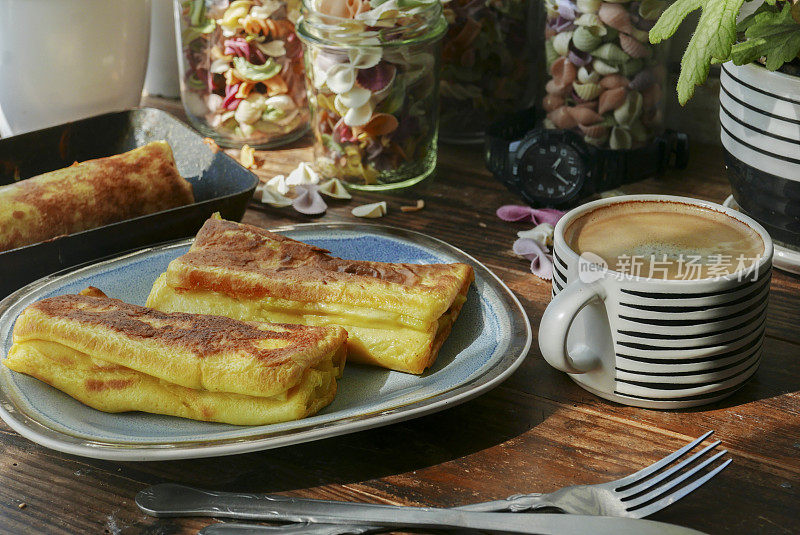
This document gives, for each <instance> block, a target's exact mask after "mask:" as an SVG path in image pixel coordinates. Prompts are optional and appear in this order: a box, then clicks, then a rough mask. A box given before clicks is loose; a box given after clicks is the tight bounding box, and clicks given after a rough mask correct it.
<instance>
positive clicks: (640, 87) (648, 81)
mask: <svg viewBox="0 0 800 535" xmlns="http://www.w3.org/2000/svg"><path fill="white" fill-rule="evenodd" d="M654 83H656V76H655V75H654V74H653V71H652V70H650V69H645V70H643V71H640V72H639V73H638V74H636V76H634V77H633V78H632V79H631V83H630V84H628V87H630V88H631V89H633V90H634V91H644V90H645V89H647V88H648V87H650V86H651V85H653V84H654Z"/></svg>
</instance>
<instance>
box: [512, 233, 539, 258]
mask: <svg viewBox="0 0 800 535" xmlns="http://www.w3.org/2000/svg"><path fill="white" fill-rule="evenodd" d="M513 250H514V254H516V255H519V256H524V257H525V258H527V259H528V260H533V259H534V258H536V257H537V256H539V255H543V254H545V252H546V251H545V249H544V247H542V245H541V244H540V243H539V242H537V241H536V240H533V239H531V238H519V239H518V240H517V241H515V242H514V247H513ZM528 257H530V258H528Z"/></svg>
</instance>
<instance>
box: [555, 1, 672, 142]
mask: <svg viewBox="0 0 800 535" xmlns="http://www.w3.org/2000/svg"><path fill="white" fill-rule="evenodd" d="M665 7H666V2H664V1H663V0H642V1H622V2H619V1H614V2H602V1H600V0H576V1H573V0H546V1H545V10H546V19H547V20H546V24H545V55H546V57H547V69H548V76H547V84H546V86H545V92H546V95H545V96H544V97H543V100H542V107H543V108H544V110H545V112H547V118H546V119H545V120H544V126H545V127H546V128H554V129H567V130H575V131H577V132H580V133H581V134H582V135H583V138H584V140H585V141H586V142H587V143H589V144H591V145H594V146H597V147H600V148H609V149H614V150H626V149H632V148H637V147H641V146H644V145H647V144H648V143H649V142H650V141H652V140H653V138H654V137H656V136H657V135H659V134H660V133H661V132H662V131H663V123H664V112H663V104H664V99H663V98H662V97H663V95H664V94H665V91H664V83H665V77H666V69H665V66H664V61H665V57H664V55H665V53H666V48H665V47H663V46H661V45H658V46H654V45H651V44H650V42H649V40H648V31H649V30H650V28H651V27H652V26H653V24H655V21H656V19H658V17H659V15H660V14H661V12H662V11H663V10H664V8H665Z"/></svg>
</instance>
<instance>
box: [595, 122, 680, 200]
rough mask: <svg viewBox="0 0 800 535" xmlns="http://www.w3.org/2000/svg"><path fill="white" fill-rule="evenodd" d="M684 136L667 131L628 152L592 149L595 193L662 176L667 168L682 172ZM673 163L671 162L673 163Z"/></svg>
mask: <svg viewBox="0 0 800 535" xmlns="http://www.w3.org/2000/svg"><path fill="white" fill-rule="evenodd" d="M688 143H689V142H688V138H687V136H686V134H683V133H679V132H675V131H672V130H667V131H665V132H664V133H663V134H661V135H660V136H657V137H656V138H655V139H653V140H652V141H651V142H650V143H648V144H647V145H646V146H644V147H639V148H636V149H630V150H612V149H595V150H594V157H595V158H596V159H597V162H598V165H597V172H596V174H595V182H596V191H606V190H609V189H614V188H618V187H620V186H622V185H623V184H630V183H632V182H637V181H639V180H643V179H645V178H648V177H651V176H655V175H658V174H661V173H662V172H663V171H664V170H665V169H666V168H667V167H669V166H670V165H672V166H674V167H676V168H678V169H683V168H684V167H686V163H687V161H688V150H689V149H688ZM673 160H674V161H673Z"/></svg>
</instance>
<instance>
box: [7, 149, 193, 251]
mask: <svg viewBox="0 0 800 535" xmlns="http://www.w3.org/2000/svg"><path fill="white" fill-rule="evenodd" d="M192 202H194V197H193V194H192V186H191V184H189V182H187V181H186V180H185V179H184V178H183V177H181V175H180V174H179V173H178V168H177V167H176V165H175V159H174V158H173V155H172V149H171V148H170V146H169V144H167V142H166V141H154V142H152V143H148V144H147V145H144V146H143V147H139V148H138V149H134V150H132V151H129V152H126V153H123V154H119V155H116V156H109V157H107V158H99V159H96V160H88V161H85V162H82V163H76V164H75V165H72V166H70V167H66V168H64V169H59V170H57V171H52V172H50V173H45V174H43V175H39V176H35V177H32V178H28V179H26V180H20V181H19V182H16V183H14V184H9V185H6V186H0V251H6V250H9V249H15V248H17V247H22V246H24V245H30V244H32V243H37V242H41V241H44V240H49V239H51V238H55V237H58V236H63V235H66V234H72V233H75V232H80V231H82V230H88V229H92V228H95V227H99V226H102V225H107V224H110V223H115V222H117V221H123V220H125V219H131V218H134V217H139V216H142V215H146V214H150V213H155V212H160V211H162V210H167V209H169V208H174V207H176V206H182V205H185V204H191V203H192Z"/></svg>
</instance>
